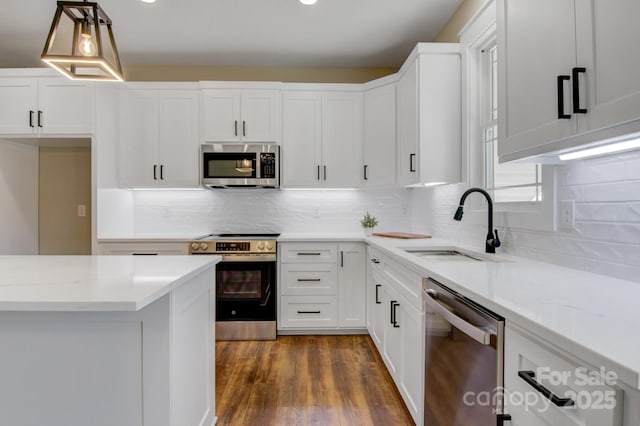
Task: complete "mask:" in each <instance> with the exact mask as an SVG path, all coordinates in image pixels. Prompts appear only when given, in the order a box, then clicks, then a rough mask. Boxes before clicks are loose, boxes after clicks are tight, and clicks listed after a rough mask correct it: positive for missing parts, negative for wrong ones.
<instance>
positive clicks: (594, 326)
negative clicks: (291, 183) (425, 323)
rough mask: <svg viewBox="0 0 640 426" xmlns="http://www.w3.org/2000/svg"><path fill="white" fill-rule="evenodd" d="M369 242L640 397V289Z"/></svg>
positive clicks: (544, 267) (428, 242) (559, 270)
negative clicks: (427, 256)
mask: <svg viewBox="0 0 640 426" xmlns="http://www.w3.org/2000/svg"><path fill="white" fill-rule="evenodd" d="M366 241H367V242H368V243H369V244H370V245H372V246H373V247H376V248H379V249H382V250H384V252H385V253H386V254H387V255H391V256H392V257H394V258H395V260H399V261H400V262H403V263H404V264H405V265H407V266H408V267H411V268H412V269H416V270H417V271H418V272H421V273H423V274H424V276H429V277H432V278H433V279H435V280H436V281H438V282H440V283H442V284H444V285H446V286H448V287H450V288H451V289H453V290H455V291H458V292H460V293H461V294H463V295H464V296H466V297H468V298H470V299H472V300H474V301H475V302H477V303H479V304H481V305H483V306H485V307H486V308H488V309H490V310H493V311H495V312H496V313H497V314H499V315H501V316H503V317H505V318H506V321H507V326H508V324H509V323H511V324H517V325H518V326H520V327H522V328H524V329H526V330H529V331H530V332H532V333H534V334H536V335H537V336H539V337H541V338H542V339H543V340H546V341H547V342H549V343H551V344H552V345H556V346H558V347H561V348H563V349H564V350H565V351H566V352H567V353H569V354H572V355H573V356H575V357H578V358H580V359H582V360H584V361H585V362H587V363H589V364H591V365H592V366H594V367H597V368H599V367H604V368H606V369H607V370H610V371H614V372H616V374H617V375H618V377H619V379H620V380H621V381H623V382H625V383H627V384H628V385H630V386H632V387H634V388H637V389H640V339H638V338H637V337H636V336H637V333H638V330H640V309H639V308H638V306H640V305H639V303H638V301H639V300H640V283H636V282H631V281H625V280H620V279H616V278H611V277H607V276H604V275H597V274H593V273H589V272H583V271H579V270H576V269H570V268H565V267H561V266H555V265H552V264H548V263H542V262H535V261H530V260H527V259H524V258H521V257H514V256H506V255H502V254H499V253H498V254H495V255H491V254H486V256H493V258H494V259H496V260H498V262H455V261H442V260H425V259H421V258H419V257H417V256H416V255H413V254H410V253H407V252H406V251H404V250H403V248H413V249H417V248H423V247H424V248H427V247H431V248H436V247H437V248H440V247H442V248H448V247H459V248H462V249H468V248H467V247H464V246H461V245H459V244H455V243H452V242H449V241H445V240H438V239H421V240H396V239H389V238H381V237H368V238H366ZM499 250H500V249H498V250H497V251H498V252H499ZM475 251H476V252H477V253H479V254H480V255H485V254H484V253H483V252H482V251H477V250H475Z"/></svg>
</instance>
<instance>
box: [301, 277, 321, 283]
mask: <svg viewBox="0 0 640 426" xmlns="http://www.w3.org/2000/svg"><path fill="white" fill-rule="evenodd" d="M319 281H322V280H321V279H320V278H298V282H299V283H311V282H313V283H317V282H319Z"/></svg>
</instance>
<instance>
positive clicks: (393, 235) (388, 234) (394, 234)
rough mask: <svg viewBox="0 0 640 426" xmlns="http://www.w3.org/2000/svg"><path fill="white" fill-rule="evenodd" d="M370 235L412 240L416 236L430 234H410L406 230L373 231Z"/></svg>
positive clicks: (425, 236)
mask: <svg viewBox="0 0 640 426" xmlns="http://www.w3.org/2000/svg"><path fill="white" fill-rule="evenodd" d="M371 235H375V236H376V237H387V238H401V239H403V240H413V239H417V238H431V235H424V234H411V233H408V232H374V233H373V234H371Z"/></svg>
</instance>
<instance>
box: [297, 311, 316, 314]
mask: <svg viewBox="0 0 640 426" xmlns="http://www.w3.org/2000/svg"><path fill="white" fill-rule="evenodd" d="M298 313H299V314H319V313H320V311H298Z"/></svg>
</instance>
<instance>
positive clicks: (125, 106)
mask: <svg viewBox="0 0 640 426" xmlns="http://www.w3.org/2000/svg"><path fill="white" fill-rule="evenodd" d="M198 101H199V98H198V91H197V90H165V89H162V90H153V89H144V90H137V89H134V90H129V89H124V90H121V91H119V94H118V106H119V153H120V157H119V171H120V186H123V187H191V186H193V187H195V186H197V185H198V166H199V164H198V133H197V129H198Z"/></svg>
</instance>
